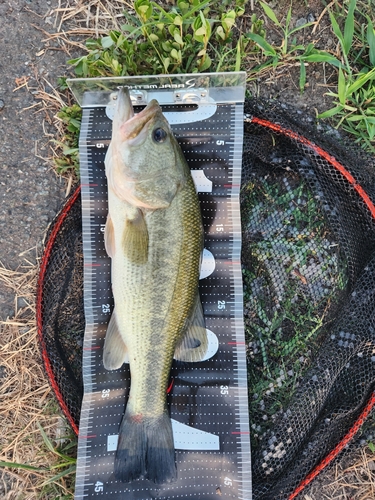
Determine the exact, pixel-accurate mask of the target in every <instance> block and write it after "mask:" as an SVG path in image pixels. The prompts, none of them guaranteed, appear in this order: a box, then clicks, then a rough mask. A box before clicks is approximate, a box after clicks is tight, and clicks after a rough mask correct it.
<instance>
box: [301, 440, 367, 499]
mask: <svg viewBox="0 0 375 500" xmlns="http://www.w3.org/2000/svg"><path fill="white" fill-rule="evenodd" d="M346 461H348V459H346ZM349 461H350V464H347V465H345V466H342V465H341V464H335V465H334V466H333V467H332V468H330V469H328V470H327V471H326V472H323V473H322V474H321V476H318V478H317V479H316V480H315V481H314V482H313V483H312V484H311V486H310V488H308V493H305V494H304V493H302V494H301V500H302V499H303V500H373V499H374V498H375V473H374V472H375V455H374V453H373V452H372V451H370V449H369V448H368V447H363V448H359V449H358V450H357V451H355V452H353V453H352V454H351V456H350V459H349Z"/></svg>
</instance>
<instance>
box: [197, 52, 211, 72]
mask: <svg viewBox="0 0 375 500" xmlns="http://www.w3.org/2000/svg"><path fill="white" fill-rule="evenodd" d="M211 62H212V61H211V58H210V56H209V55H208V54H206V57H205V58H204V61H203V64H202V66H199V71H201V72H203V71H206V70H207V69H208V68H209V67H210V66H211Z"/></svg>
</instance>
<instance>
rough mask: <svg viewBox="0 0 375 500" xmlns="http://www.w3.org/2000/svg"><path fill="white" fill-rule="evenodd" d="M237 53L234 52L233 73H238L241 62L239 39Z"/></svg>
mask: <svg viewBox="0 0 375 500" xmlns="http://www.w3.org/2000/svg"><path fill="white" fill-rule="evenodd" d="M236 48H237V51H236V64H235V67H234V71H240V69H241V61H242V57H241V56H242V54H241V38H240V39H239V40H238V42H237V47H236Z"/></svg>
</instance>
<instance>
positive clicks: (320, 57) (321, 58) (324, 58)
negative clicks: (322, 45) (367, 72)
mask: <svg viewBox="0 0 375 500" xmlns="http://www.w3.org/2000/svg"><path fill="white" fill-rule="evenodd" d="M301 59H303V60H304V61H306V62H326V63H329V64H332V66H335V67H336V68H342V67H343V66H342V63H341V62H340V61H339V60H338V59H336V57H334V56H331V55H330V54H327V53H326V52H319V53H314V54H311V55H307V56H305V55H302V56H301Z"/></svg>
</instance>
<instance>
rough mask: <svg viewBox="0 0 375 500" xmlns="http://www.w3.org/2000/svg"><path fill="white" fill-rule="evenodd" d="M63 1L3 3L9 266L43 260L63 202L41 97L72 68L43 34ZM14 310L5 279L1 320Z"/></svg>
mask: <svg viewBox="0 0 375 500" xmlns="http://www.w3.org/2000/svg"><path fill="white" fill-rule="evenodd" d="M57 6H58V1H57V0H52V1H45V0H28V1H27V0H6V1H4V0H0V46H1V51H0V131H1V137H2V141H1V143H0V262H1V264H2V265H3V266H5V267H7V268H10V269H22V266H30V263H31V264H35V263H36V262H37V258H38V256H40V253H41V248H42V240H43V235H44V233H45V230H46V228H47V226H48V224H49V222H50V221H51V220H52V219H53V217H54V215H55V214H56V212H57V211H58V209H59V207H60V205H61V203H62V201H63V199H64V193H65V183H64V181H63V180H61V179H59V178H58V177H57V176H56V174H55V173H54V171H53V169H52V168H51V166H50V164H48V162H46V161H45V160H43V158H46V157H47V156H48V155H49V154H50V152H49V146H48V137H47V136H46V133H47V134H51V137H53V134H54V133H55V129H54V127H53V126H51V125H50V124H48V121H47V120H46V115H45V112H44V111H43V110H42V109H41V108H42V106H41V105H40V104H37V103H38V102H40V100H38V99H37V98H36V92H37V90H38V88H40V85H41V84H42V85H43V86H44V87H45V91H46V92H50V93H52V88H51V87H50V86H49V85H48V84H47V83H46V81H48V82H49V83H50V84H51V86H54V85H56V80H57V77H59V76H61V75H63V74H65V72H66V59H67V55H66V53H65V52H64V51H63V50H62V49H61V47H59V46H58V42H51V41H44V40H45V39H46V34H45V31H47V32H51V33H53V32H55V31H56V29H54V27H53V22H54V18H53V17H49V13H51V11H52V9H53V8H55V7H57ZM41 30H44V31H41ZM19 303H20V305H22V297H20V298H19ZM14 310H15V307H14V295H13V293H12V292H11V291H10V290H9V288H6V287H5V286H4V285H3V284H2V283H1V282H0V318H1V319H3V320H4V319H6V318H7V317H12V316H13V314H14Z"/></svg>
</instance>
